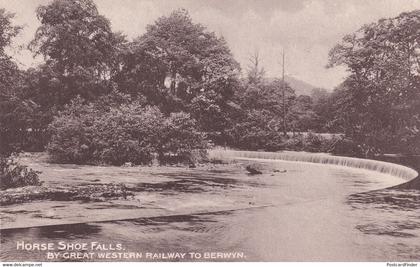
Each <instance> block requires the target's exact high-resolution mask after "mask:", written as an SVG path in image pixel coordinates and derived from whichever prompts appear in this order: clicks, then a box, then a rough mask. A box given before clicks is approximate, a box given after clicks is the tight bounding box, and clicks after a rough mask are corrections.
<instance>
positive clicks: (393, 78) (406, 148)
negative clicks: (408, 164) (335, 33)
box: [330, 10, 420, 154]
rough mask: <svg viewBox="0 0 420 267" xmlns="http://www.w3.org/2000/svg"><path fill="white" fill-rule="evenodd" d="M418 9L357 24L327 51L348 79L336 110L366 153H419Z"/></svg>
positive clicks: (419, 69)
mask: <svg viewBox="0 0 420 267" xmlns="http://www.w3.org/2000/svg"><path fill="white" fill-rule="evenodd" d="M419 51H420V11H419V10H417V11H413V12H409V13H402V14H400V15H399V16H398V17H395V18H390V19H381V20H379V21H378V22H376V23H372V24H368V25H365V26H363V27H362V28H361V29H359V30H358V31H357V32H355V33H354V34H350V35H347V36H345V37H344V38H343V41H342V43H340V44H339V45H337V46H336V47H334V48H333V49H332V50H331V51H330V65H331V66H334V65H345V66H347V68H348V71H349V72H350V76H349V77H348V78H347V80H346V81H345V82H344V84H343V85H342V88H341V89H340V90H341V92H340V94H341V95H340V97H339V101H340V105H339V106H338V108H337V110H336V114H337V115H338V116H337V117H338V119H340V120H341V121H342V125H343V130H344V132H345V133H346V135H347V136H349V137H350V138H351V139H353V140H354V141H356V142H357V143H359V144H360V145H361V146H363V147H364V150H365V152H366V153H368V154H369V153H374V152H405V153H415V154H418V153H420V64H419V62H420V52H419Z"/></svg>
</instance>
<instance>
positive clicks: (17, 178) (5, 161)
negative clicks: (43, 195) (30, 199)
mask: <svg viewBox="0 0 420 267" xmlns="http://www.w3.org/2000/svg"><path fill="white" fill-rule="evenodd" d="M38 174H40V172H38V171H34V170H32V169H28V167H27V166H24V165H20V164H19V163H17V162H16V160H15V159H14V158H13V157H10V158H6V157H0V189H2V190H5V189H8V188H15V187H22V186H28V185H41V182H40V181H39V177H38Z"/></svg>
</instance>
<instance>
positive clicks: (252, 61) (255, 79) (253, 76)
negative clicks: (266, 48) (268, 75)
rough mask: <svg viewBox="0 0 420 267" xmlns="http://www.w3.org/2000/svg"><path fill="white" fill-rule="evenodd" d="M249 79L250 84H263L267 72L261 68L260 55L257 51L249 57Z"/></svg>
mask: <svg viewBox="0 0 420 267" xmlns="http://www.w3.org/2000/svg"><path fill="white" fill-rule="evenodd" d="M248 60H249V66H248V72H247V79H248V83H249V84H261V82H262V79H263V78H264V75H265V70H264V68H263V67H261V66H260V53H259V52H258V50H257V51H255V52H254V54H253V55H251V56H250V57H249V59H248Z"/></svg>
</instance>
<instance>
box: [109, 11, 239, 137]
mask: <svg viewBox="0 0 420 267" xmlns="http://www.w3.org/2000/svg"><path fill="white" fill-rule="evenodd" d="M122 56H123V60H122V67H121V72H120V73H119V74H117V76H116V81H117V83H118V84H119V87H120V88H122V90H124V88H126V90H127V92H129V93H131V94H143V95H145V96H146V97H147V98H148V100H149V101H150V103H151V104H157V105H159V107H160V108H161V109H162V110H163V111H164V112H165V113H170V112H174V111H185V112H188V113H191V114H192V116H193V117H194V118H195V119H197V120H198V122H199V125H200V127H201V128H202V129H203V130H204V129H205V130H206V131H219V132H220V131H222V130H223V127H225V126H224V125H225V123H219V124H215V123H213V124H208V123H207V122H206V119H205V118H209V117H212V116H214V115H215V114H214V113H215V112H217V113H218V115H217V117H218V118H220V119H222V120H224V121H226V117H225V114H226V110H227V109H228V108H229V101H230V100H231V99H232V97H233V91H234V88H235V86H237V85H238V75H239V64H238V63H237V62H236V61H235V60H234V59H233V56H232V54H231V52H230V50H229V48H228V46H227V44H226V41H225V40H224V39H223V38H219V37H217V36H216V34H215V33H213V32H208V31H207V30H206V28H205V27H204V26H202V25H201V24H195V23H193V22H192V20H191V18H190V16H189V14H188V12H187V11H185V10H177V11H174V12H172V13H171V14H170V15H169V16H168V17H161V18H159V19H158V20H157V21H156V22H155V23H154V24H152V25H149V26H148V27H147V31H146V33H145V34H144V35H143V36H141V37H139V38H137V39H136V40H135V41H134V42H133V43H132V44H130V45H129V47H128V50H126V51H125V52H124V53H123V55H122ZM205 105H207V106H205ZM214 122H215V121H214Z"/></svg>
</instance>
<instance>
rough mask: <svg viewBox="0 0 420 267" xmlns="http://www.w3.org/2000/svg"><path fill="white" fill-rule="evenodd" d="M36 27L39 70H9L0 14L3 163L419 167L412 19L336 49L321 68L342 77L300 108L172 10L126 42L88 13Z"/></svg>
mask: <svg viewBox="0 0 420 267" xmlns="http://www.w3.org/2000/svg"><path fill="white" fill-rule="evenodd" d="M36 13H37V17H38V19H39V21H40V22H41V26H40V27H39V28H38V30H37V31H36V34H35V36H34V38H33V40H32V41H31V43H30V44H29V46H28V47H29V49H30V50H31V51H32V52H33V53H34V55H40V56H42V57H43V58H44V63H43V64H41V65H39V66H38V67H36V68H31V69H28V70H20V69H19V68H18V67H17V65H16V63H15V62H14V61H13V59H12V58H10V57H9V56H8V55H7V53H6V52H5V50H7V48H8V47H10V45H11V42H12V39H13V37H14V36H16V35H17V34H18V33H19V32H20V31H21V30H22V28H21V27H19V26H14V25H13V24H12V19H13V14H10V13H8V12H7V11H6V10H3V9H0V31H1V32H0V37H1V39H0V58H1V62H0V68H1V71H0V94H1V95H0V97H1V98H0V112H1V113H0V140H1V143H0V149H1V152H2V154H3V155H4V154H5V155H8V154H10V153H11V152H13V151H21V150H26V151H43V150H45V149H46V150H47V151H48V152H49V153H50V155H51V156H52V159H54V160H55V161H59V162H74V163H91V164H102V163H106V164H116V165H119V164H123V163H124V162H133V163H135V164H146V163H149V162H151V161H152V160H153V159H154V158H155V156H154V155H157V159H158V160H159V161H160V162H170V161H172V160H175V161H192V160H194V159H195V158H196V157H200V153H201V152H200V151H201V150H203V149H205V148H207V147H208V146H209V145H212V144H213V145H226V146H230V147H235V148H240V149H252V150H256V149H264V150H282V149H290V150H308V151H324V152H336V153H341V154H352V155H363V154H364V155H368V154H369V153H372V152H374V153H376V152H382V153H388V152H392V153H395V152H403V153H419V151H418V150H419V149H420V145H419V144H420V143H419V142H420V137H419V130H420V115H419V110H420V92H419V90H420V89H419V88H420V82H419V79H420V76H419V70H420V66H419V62H420V56H419V49H420V41H419V36H420V34H419V29H420V14H419V12H418V11H414V12H411V13H404V14H401V15H400V16H399V17H397V18H393V19H386V20H381V21H379V22H377V23H373V24H371V25H366V26H364V27H363V28H362V29H360V30H359V31H358V32H357V33H355V34H353V35H349V36H346V37H345V38H344V39H343V42H342V43H341V44H339V45H337V46H336V47H335V48H333V49H332V50H331V53H330V65H331V66H334V65H340V64H344V65H346V66H347V67H348V69H349V71H350V76H349V77H348V78H347V79H346V81H345V82H344V83H343V84H342V85H340V86H339V87H338V88H336V89H335V90H334V92H332V93H330V92H328V91H326V90H323V89H317V90H314V91H313V93H312V95H311V96H305V95H299V96H298V95H296V93H295V91H294V89H293V88H291V87H290V86H289V85H288V84H283V83H282V81H281V80H280V79H270V78H268V77H265V75H264V70H263V68H262V66H261V65H260V63H259V58H258V54H256V55H254V56H252V57H251V58H250V62H251V64H250V66H248V67H247V68H246V69H245V70H241V68H240V65H239V64H238V62H237V61H236V60H235V59H234V58H233V56H232V53H231V52H230V50H229V47H228V45H227V43H226V41H225V40H224V39H223V37H218V36H216V34H215V33H213V32H211V31H208V30H207V29H206V28H205V27H204V26H203V25H201V24H197V23H195V22H193V21H192V20H191V18H190V16H189V15H188V12H187V11H185V10H177V11H174V12H172V13H171V14H170V15H169V16H167V17H165V16H164V17H160V18H159V19H157V20H156V21H155V22H154V24H152V25H149V26H148V27H147V29H146V32H145V33H144V34H143V35H142V36H139V37H138V38H136V39H134V40H133V41H128V40H127V39H126V37H125V36H124V35H123V34H121V33H115V32H113V31H112V30H111V25H110V21H109V20H108V19H107V18H105V17H104V16H102V15H100V14H99V13H98V10H97V8H96V5H95V4H94V2H93V1H92V0H54V1H52V2H51V3H50V4H48V5H46V6H40V7H39V8H38V9H37V11H36ZM242 73H246V75H242ZM283 90H285V92H284V95H285V99H284V101H283ZM283 103H284V104H283ZM284 118H285V121H284ZM284 132H287V133H286V134H284ZM303 132H305V134H302V133H303ZM308 132H309V133H308ZM314 132H323V133H342V134H345V135H344V136H342V135H337V136H338V137H337V136H333V137H330V138H324V137H321V136H319V135H316V134H313V133H314Z"/></svg>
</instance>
